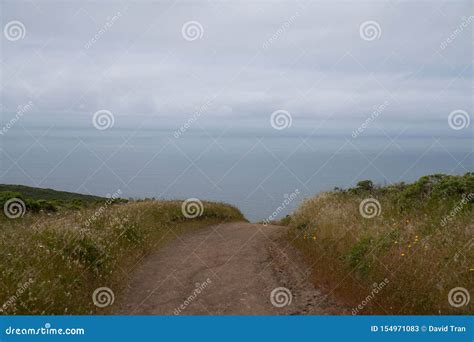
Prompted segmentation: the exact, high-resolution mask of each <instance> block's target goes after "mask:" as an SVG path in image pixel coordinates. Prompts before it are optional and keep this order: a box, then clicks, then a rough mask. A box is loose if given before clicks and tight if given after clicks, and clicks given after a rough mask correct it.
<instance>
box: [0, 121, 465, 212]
mask: <svg viewBox="0 0 474 342" xmlns="http://www.w3.org/2000/svg"><path fill="white" fill-rule="evenodd" d="M369 124H370V123H369ZM222 131H223V130H222V129H221V130H215V129H209V130H206V131H204V130H199V129H194V130H193V129H191V130H189V131H186V132H183V133H182V134H180V136H179V137H174V136H173V132H174V130H169V132H168V131H167V130H147V129H143V130H136V129H124V128H121V129H113V128H112V129H108V130H107V131H99V130H97V129H94V128H93V127H89V128H67V129H65V128H60V127H52V128H50V129H48V128H45V127H30V128H28V130H24V129H22V128H20V127H17V126H15V127H13V128H12V129H11V130H10V131H9V132H8V134H5V135H3V136H2V137H1V139H2V158H1V165H0V168H1V169H0V171H1V175H2V178H1V182H2V183H8V184H24V185H30V186H39V187H48V188H53V189H58V190H65V191H73V192H81V193H86V194H94V195H100V196H106V195H111V194H114V193H117V191H120V192H121V194H122V195H121V196H123V197H125V198H128V197H134V198H144V197H149V198H151V197H155V198H162V199H187V198H199V199H201V200H215V201H223V202H228V203H231V204H234V205H235V206H237V207H238V208H239V209H241V211H242V212H243V213H244V215H245V216H246V217H247V218H248V219H249V220H251V221H263V220H268V219H269V218H271V219H278V218H281V217H284V216H285V215H287V214H289V213H290V212H291V211H293V210H294V209H295V208H296V207H297V206H298V204H299V203H300V202H301V201H303V200H304V199H305V198H307V197H310V196H313V195H315V194H316V193H318V192H322V191H328V190H332V189H333V188H334V187H339V188H345V187H351V186H354V185H355V184H356V183H357V182H358V181H359V180H363V179H371V180H373V181H374V182H375V183H380V184H389V183H395V182H399V181H407V182H408V181H413V180H415V179H418V178H419V177H421V176H423V175H426V174H432V173H450V174H464V173H465V172H468V171H472V170H474V167H473V158H472V154H471V153H472V138H471V137H470V136H469V135H465V134H464V135H463V136H459V135H456V133H457V132H454V131H453V130H449V128H448V129H447V130H446V131H445V134H438V135H437V137H434V136H430V135H429V134H425V135H423V136H418V137H416V136H415V135H414V134H413V132H412V131H410V129H407V130H405V131H402V130H400V131H399V132H402V133H401V134H400V135H398V136H397V135H396V134H394V133H392V132H390V134H387V135H385V134H384V133H383V131H378V133H379V134H378V135H377V136H370V135H367V134H365V132H362V133H361V134H358V135H357V136H356V137H352V136H351V132H352V130H346V132H348V134H347V135H346V136H340V135H337V134H334V136H331V134H330V133H328V132H327V131H324V130H323V131H320V132H318V134H312V135H310V134H299V133H298V134H296V133H294V132H293V134H292V132H291V130H287V131H286V132H277V131H276V130H274V129H272V128H271V127H270V128H269V129H268V130H267V131H263V132H257V133H255V132H253V131H252V130H248V129H247V130H246V129H243V128H233V127H228V128H226V130H225V131H224V133H222ZM310 133H311V132H310ZM319 133H321V134H319ZM323 134H324V135H323ZM295 194H296V195H295ZM275 213H276V215H275Z"/></svg>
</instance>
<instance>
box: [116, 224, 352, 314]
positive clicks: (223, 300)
mask: <svg viewBox="0 0 474 342" xmlns="http://www.w3.org/2000/svg"><path fill="white" fill-rule="evenodd" d="M286 229H287V228H286V227H281V226H270V225H269V226H267V227H264V226H262V225H257V224H250V223H245V222H235V223H227V224H221V225H214V226H210V227H207V228H204V229H201V230H199V231H196V232H193V233H189V234H186V235H183V236H180V237H179V238H177V239H176V240H174V241H172V242H170V243H169V244H167V245H166V246H164V247H163V248H161V249H159V250H158V251H157V252H156V253H154V254H152V255H150V256H149V257H148V258H147V259H146V261H145V262H144V263H143V264H141V265H140V266H139V267H138V268H137V269H136V270H135V271H134V272H133V273H132V274H131V275H130V281H129V283H128V285H127V288H126V290H125V291H124V293H123V294H122V295H121V296H120V298H117V304H118V309H117V310H116V313H117V314H133V315H173V314H180V315H211V314H212V315H294V314H296V315H298V314H317V315H320V314H341V313H344V310H343V309H342V308H341V307H340V306H338V305H336V304H335V303H334V302H331V301H329V299H328V298H327V296H325V295H324V294H322V293H321V292H320V291H319V290H318V289H315V288H314V287H313V285H311V284H310V283H309V282H308V281H307V273H306V272H308V268H307V266H306V265H304V263H302V261H301V259H300V257H299V255H298V253H297V252H296V251H295V250H294V249H293V248H292V247H291V246H290V245H288V244H287V243H286V242H284V241H285V239H284V238H283V236H284V234H285V233H286ZM277 288H286V289H287V290H284V289H277ZM274 289H277V290H275V291H274V294H275V296H274V297H273V298H274V299H273V301H272V300H271V293H272V291H273V290H274ZM272 302H273V303H272Z"/></svg>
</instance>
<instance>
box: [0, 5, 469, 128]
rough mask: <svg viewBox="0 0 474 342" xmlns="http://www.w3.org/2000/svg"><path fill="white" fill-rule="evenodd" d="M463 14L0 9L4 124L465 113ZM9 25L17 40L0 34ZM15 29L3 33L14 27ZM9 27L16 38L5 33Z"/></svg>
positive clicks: (416, 118) (364, 8) (332, 9)
mask: <svg viewBox="0 0 474 342" xmlns="http://www.w3.org/2000/svg"><path fill="white" fill-rule="evenodd" d="M472 7H473V6H472V2H471V1H445V2H437V1H385V2H384V1H377V2H375V1H371V2H358V3H357V4H354V3H353V2H334V1H299V2H294V1H278V2H274V1H271V2H270V1H268V2H267V1H253V2H250V1H248V2H242V1H201V2H199V3H197V2H192V1H145V0H143V1H129V2H118V1H87V2H83V1H66V0H62V1H39V0H32V1H16V0H15V1H12V0H6V1H2V11H1V20H2V27H3V28H4V32H3V36H2V44H1V47H2V49H1V50H2V51H1V52H2V54H1V69H2V85H1V86H2V98H1V102H2V114H3V115H2V119H3V121H7V120H9V119H10V118H11V116H12V115H13V114H14V113H15V111H16V110H17V108H18V106H19V105H24V104H26V103H28V102H29V101H32V102H33V103H34V106H33V109H31V110H30V112H28V115H25V118H24V122H25V123H27V122H29V121H35V120H36V121H39V122H44V121H45V120H46V121H48V120H55V121H56V123H58V122H60V123H65V124H67V123H69V122H70V123H73V122H74V121H75V120H77V119H78V118H90V117H91V116H92V115H93V114H94V113H95V112H96V111H97V110H100V109H107V110H109V111H110V112H112V113H113V114H114V116H115V120H116V123H117V124H125V123H127V122H133V121H134V120H137V119H139V118H143V117H152V118H157V120H155V121H154V122H155V123H160V122H168V123H169V122H171V123H172V124H173V123H176V126H179V124H181V123H182V122H183V120H186V118H189V117H191V116H192V115H193V114H194V113H196V111H198V110H199V108H203V106H204V110H202V113H201V114H203V115H202V118H201V119H202V120H204V121H205V120H210V121H213V122H219V120H235V121H236V122H245V121H247V120H253V119H256V118H268V117H269V116H270V114H271V113H272V112H274V111H275V110H278V109H284V110H286V111H288V112H289V113H291V115H292V118H293V120H294V121H295V122H297V121H298V120H301V121H304V120H320V119H321V118H327V117H331V118H334V119H336V120H340V121H341V122H342V121H344V120H346V119H356V120H361V119H363V118H365V117H367V116H368V115H369V114H370V113H371V112H372V111H373V108H374V106H379V105H380V104H382V103H384V102H386V101H387V102H388V103H389V104H390V105H389V106H387V108H386V109H385V113H384V120H385V122H389V121H403V122H427V121H440V122H441V121H442V122H445V121H446V118H447V116H448V114H449V113H450V112H452V111H453V110H457V109H462V110H465V111H467V112H472V91H473V88H472V27H473V26H472V25H473V18H472V15H473V14H474V13H473V8H472ZM12 21H14V22H19V23H20V24H21V25H22V26H21V25H20V26H18V25H19V24H18V23H17V26H18V27H19V31H20V36H21V37H20V39H18V36H15V34H18V30H17V32H15V30H13V29H14V28H15V27H13V28H12V27H9V30H7V26H8V25H9V24H10V23H11V22H12ZM12 25H13V24H10V26H12ZM13 26H14V25H13Z"/></svg>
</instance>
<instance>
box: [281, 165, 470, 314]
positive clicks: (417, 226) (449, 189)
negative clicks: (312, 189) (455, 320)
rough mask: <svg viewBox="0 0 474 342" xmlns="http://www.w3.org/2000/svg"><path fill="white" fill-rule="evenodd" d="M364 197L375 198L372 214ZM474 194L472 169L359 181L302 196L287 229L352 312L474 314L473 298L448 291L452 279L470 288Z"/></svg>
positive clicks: (319, 277)
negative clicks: (364, 209)
mask: <svg viewBox="0 0 474 342" xmlns="http://www.w3.org/2000/svg"><path fill="white" fill-rule="evenodd" d="M367 198H374V199H376V200H377V201H378V202H379V203H380V210H378V209H376V214H378V215H375V216H374V217H373V218H366V217H364V216H362V215H361V212H360V209H361V208H360V205H361V202H362V201H363V200H364V199H367ZM473 199H474V174H472V173H468V174H466V175H464V176H444V175H433V176H427V177H422V178H421V179H420V180H419V181H418V182H416V183H414V184H410V185H406V184H403V183H402V184H398V185H394V186H389V187H385V188H380V187H379V188H377V187H373V185H372V183H371V182H367V181H366V182H361V183H359V186H358V187H357V188H355V189H349V190H339V189H338V190H336V191H334V192H328V193H323V194H320V195H319V196H316V197H314V198H310V199H308V200H306V201H305V202H304V203H303V204H302V205H301V206H300V207H299V209H298V210H297V211H296V212H295V213H294V215H292V216H291V218H289V225H290V226H291V229H290V232H289V237H290V239H291V240H292V241H293V243H294V244H295V246H297V247H298V248H299V249H300V250H302V251H303V254H304V255H305V257H306V259H307V261H308V263H309V264H310V265H311V268H312V279H313V281H314V282H315V283H316V284H318V285H321V284H323V286H324V287H326V289H327V290H328V291H329V292H330V293H331V294H335V295H336V297H337V296H339V297H340V298H343V299H344V301H345V302H348V303H350V305H352V308H353V310H352V313H353V314H373V313H377V314H468V313H471V314H472V313H473V312H474V310H473V308H474V306H473V300H472V299H471V302H470V303H468V304H467V305H463V306H461V307H459V308H457V307H454V306H452V305H451V304H450V303H449V300H448V296H449V292H450V291H451V289H453V288H456V287H463V288H465V289H466V290H467V291H468V292H470V295H471V296H474V292H473V286H472V285H473V277H474V272H473V271H474V268H473V267H474V264H473V259H474V258H473V257H474V243H473V233H474V220H473V218H474V216H473V210H472V202H473ZM366 216H367V215H366ZM287 220H288V219H287ZM381 283H383V284H384V286H382V287H381V286H379V285H380V284H381ZM375 288H377V290H376V291H375V292H374V289H375ZM458 299H459V298H458ZM473 299H474V298H473Z"/></svg>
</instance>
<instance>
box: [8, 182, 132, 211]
mask: <svg viewBox="0 0 474 342" xmlns="http://www.w3.org/2000/svg"><path fill="white" fill-rule="evenodd" d="M11 198H19V199H21V200H22V201H23V202H24V203H25V206H26V208H27V209H28V211H29V212H32V213H38V212H50V213H52V212H56V211H58V210H61V209H81V208H85V207H93V206H96V205H99V204H103V203H105V202H106V201H108V200H109V199H107V198H104V197H99V196H91V195H83V194H77V193H73V192H65V191H56V190H52V189H41V188H33V187H29V186H25V185H9V184H0V206H2V208H3V206H4V205H5V202H6V201H8V200H9V199H11ZM113 201H114V202H126V201H127V200H125V199H120V198H114V199H113Z"/></svg>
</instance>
